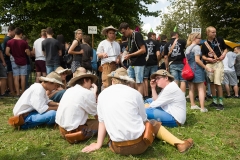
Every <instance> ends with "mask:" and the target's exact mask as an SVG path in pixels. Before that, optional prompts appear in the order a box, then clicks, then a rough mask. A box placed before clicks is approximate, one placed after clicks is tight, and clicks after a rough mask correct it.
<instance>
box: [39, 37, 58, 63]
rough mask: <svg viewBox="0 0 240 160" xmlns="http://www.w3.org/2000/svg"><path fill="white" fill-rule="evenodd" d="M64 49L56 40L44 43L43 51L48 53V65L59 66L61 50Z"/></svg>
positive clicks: (47, 40)
mask: <svg viewBox="0 0 240 160" xmlns="http://www.w3.org/2000/svg"><path fill="white" fill-rule="evenodd" d="M61 49H62V47H61V45H60V43H59V42H58V41H57V40H56V39H54V38H46V39H45V40H43V41H42V50H43V51H45V53H46V65H59V64H60V57H59V54H58V53H59V50H61Z"/></svg>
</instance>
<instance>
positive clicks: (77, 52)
mask: <svg viewBox="0 0 240 160" xmlns="http://www.w3.org/2000/svg"><path fill="white" fill-rule="evenodd" d="M74 33H75V40H73V42H72V45H71V47H70V48H69V50H68V53H69V54H72V55H73V61H72V64H71V70H72V73H73V74H74V72H75V71H76V70H77V68H78V67H81V61H82V54H83V50H82V48H81V46H80V44H81V43H82V35H83V32H82V30H81V29H77V30H76V31H75V32H74Z"/></svg>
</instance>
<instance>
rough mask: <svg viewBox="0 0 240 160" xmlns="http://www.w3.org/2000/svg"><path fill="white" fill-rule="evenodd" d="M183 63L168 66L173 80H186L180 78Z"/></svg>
mask: <svg viewBox="0 0 240 160" xmlns="http://www.w3.org/2000/svg"><path fill="white" fill-rule="evenodd" d="M183 67H184V65H183V64H171V65H170V66H169V70H170V74H171V75H172V76H173V77H174V80H175V81H183V82H184V81H186V80H184V79H183V78H182V75H181V74H182V70H183Z"/></svg>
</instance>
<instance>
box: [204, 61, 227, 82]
mask: <svg viewBox="0 0 240 160" xmlns="http://www.w3.org/2000/svg"><path fill="white" fill-rule="evenodd" d="M206 66H207V67H209V68H211V69H213V70H214V72H213V74H208V78H209V79H210V82H211V83H214V84H216V85H219V86H220V85H221V84H222V81H223V76H224V70H223V63H222V61H220V62H216V63H213V64H207V65H206Z"/></svg>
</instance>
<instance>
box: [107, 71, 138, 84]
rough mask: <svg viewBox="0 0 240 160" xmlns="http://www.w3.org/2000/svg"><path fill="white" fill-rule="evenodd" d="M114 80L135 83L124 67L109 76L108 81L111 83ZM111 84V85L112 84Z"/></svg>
mask: <svg viewBox="0 0 240 160" xmlns="http://www.w3.org/2000/svg"><path fill="white" fill-rule="evenodd" d="M112 78H117V79H121V80H125V81H129V82H135V81H134V80H133V79H132V78H130V77H129V76H128V74H127V70H126V69H124V68H123V67H121V68H118V69H117V70H115V71H112V72H111V73H110V74H108V81H109V82H111V79H112ZM110 84H111V83H110Z"/></svg>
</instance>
